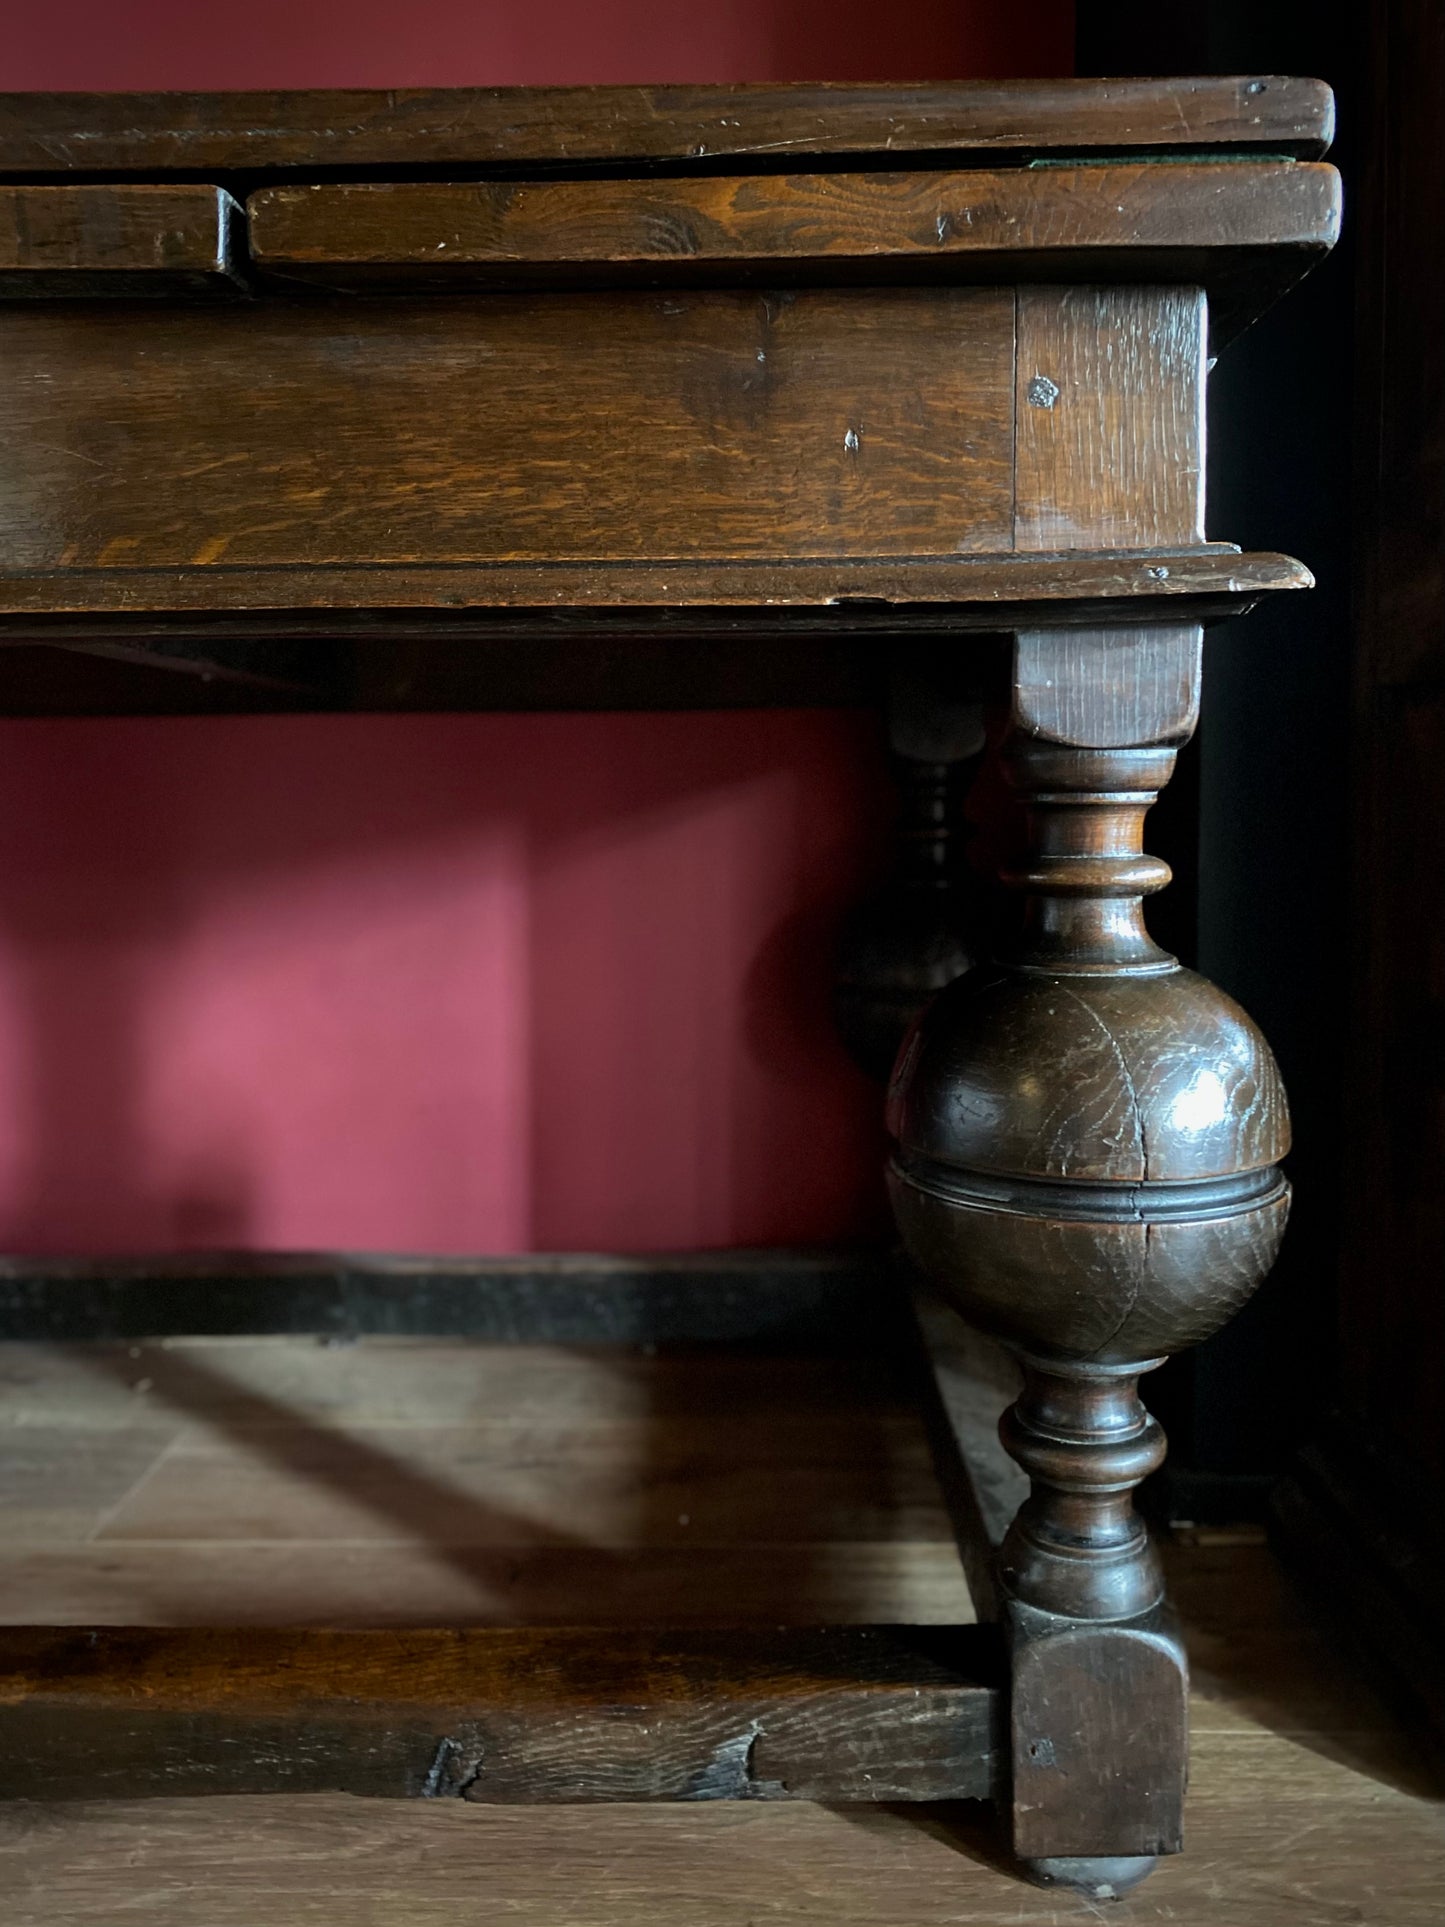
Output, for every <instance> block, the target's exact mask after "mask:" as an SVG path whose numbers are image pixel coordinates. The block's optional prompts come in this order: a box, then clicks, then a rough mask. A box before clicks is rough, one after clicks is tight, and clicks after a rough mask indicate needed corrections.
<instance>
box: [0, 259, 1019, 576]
mask: <svg viewBox="0 0 1445 1927" xmlns="http://www.w3.org/2000/svg"><path fill="white" fill-rule="evenodd" d="M1012 340H1013V301H1012V297H1011V295H1010V294H1009V293H1008V292H1007V291H1005V290H987V289H957V290H925V289H874V290H871V291H868V292H866V293H864V292H850V293H843V292H838V293H834V292H830V291H824V290H817V291H812V292H809V293H806V294H799V295H798V296H797V297H796V298H791V297H785V296H778V297H772V296H764V295H758V296H754V295H746V294H736V293H720V292H719V293H705V294H704V293H700V294H692V295H684V294H677V295H675V296H661V295H653V294H640V293H639V294H635V295H627V294H592V295H558V296H552V297H548V298H543V297H530V298H529V297H520V296H518V297H509V296H498V297H495V298H492V299H483V300H472V301H451V300H448V301H438V302H435V303H427V304H426V305H425V306H422V307H418V306H416V305H409V304H407V303H405V302H387V301H377V302H373V303H366V304H359V305H357V306H356V307H354V308H346V309H345V310H336V309H334V308H332V307H329V306H293V305H290V304H285V303H262V304H258V305H253V306H238V307H236V308H235V309H226V310H222V309H219V308H212V309H206V310H202V309H198V308H191V309H177V310H176V311H174V312H173V313H172V314H170V315H169V316H168V318H167V325H166V327H165V329H164V330H163V331H160V332H158V331H157V330H156V328H155V326H154V323H153V319H152V318H151V317H149V316H147V315H146V314H144V313H138V312H136V311H135V310H132V309H125V308H121V307H119V306H110V305H106V306H103V307H97V308H93V309H90V310H88V311H82V310H80V309H64V310H53V311H49V312H46V313H43V314H42V313H40V312H39V311H31V310H28V309H18V308H16V309H11V310H10V311H9V312H8V313H5V314H4V315H3V316H0V352H3V354H4V357H5V363H6V371H7V373H6V381H5V384H4V388H3V391H0V435H3V438H4V440H5V443H6V445H7V447H8V449H9V450H10V458H9V460H8V461H7V463H6V465H5V470H4V480H3V482H0V528H3V529H4V539H3V563H4V566H6V567H7V568H8V569H11V570H31V569H53V568H64V569H84V568H93V567H107V566H110V567H115V568H120V569H124V570H131V569H135V570H144V569H156V568H162V569H164V568H182V567H187V566H189V567H191V568H196V569H206V568H210V567H214V566H216V565H218V564H222V563H225V564H228V565H231V566H236V565H249V566H252V567H261V568H267V567H277V566H280V567H284V568H289V569H302V568H304V569H314V568H317V567H335V566H344V565H347V564H354V563H382V564H404V565H409V566H415V565H416V564H418V563H424V564H445V565H448V566H456V565H458V564H468V563H470V564H475V563H483V562H490V563H502V562H505V563H508V564H512V565H515V564H518V563H522V564H525V563H529V562H534V563H535V562H542V561H546V560H548V559H556V560H579V561H580V560H589V561H592V560H604V559H605V560H613V561H627V562H639V561H641V562H647V563H650V564H653V565H656V564H658V563H667V564H670V563H671V561H672V559H673V558H677V559H679V560H688V561H693V562H696V561H699V560H703V559H707V558H723V557H749V556H751V557H754V558H757V557H763V556H768V557H777V556H782V555H787V554H790V553H791V554H814V555H831V556H835V557H839V558H842V557H850V556H853V557H857V556H877V555H883V556H887V555H894V556H900V557H902V556H912V555H917V554H920V553H934V554H938V553H943V554H949V553H956V552H958V551H969V552H978V551H984V550H989V549H1006V548H1007V547H1008V546H1009V542H1010V527H1009V518H1010V512H1011V499H1012V475H1011V436H1012V429H1011V421H1012V412H1013V402H1012V393H1011V389H1012V352H1013V351H1012ZM885 371H886V379H885V378H884V375H885ZM661 579H662V580H663V581H666V579H667V574H666V569H664V570H663V571H662V574H661ZM297 588H298V589H300V590H302V592H303V593H304V584H302V583H298V584H297Z"/></svg>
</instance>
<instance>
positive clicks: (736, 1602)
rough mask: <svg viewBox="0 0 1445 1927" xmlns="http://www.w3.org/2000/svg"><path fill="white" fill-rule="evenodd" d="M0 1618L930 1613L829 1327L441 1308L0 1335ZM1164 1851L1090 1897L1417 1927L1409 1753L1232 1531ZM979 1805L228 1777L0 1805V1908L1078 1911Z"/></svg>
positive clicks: (107, 1925)
mask: <svg viewBox="0 0 1445 1927" xmlns="http://www.w3.org/2000/svg"><path fill="white" fill-rule="evenodd" d="M0 1504H3V1506H4V1508H5V1512H4V1516H5V1519H6V1533H5V1537H4V1542H3V1544H0V1618H3V1619H4V1620H5V1621H7V1622H9V1623H19V1622H25V1621H31V1622H34V1621H37V1620H39V1621H48V1622H51V1623H59V1622H62V1621H69V1622H76V1621H94V1622H99V1621H109V1622H117V1623H121V1622H130V1623H141V1622H148V1623H152V1624H163V1623H167V1622H171V1623H176V1622H191V1623H199V1622H203V1621H205V1620H207V1619H211V1620H213V1621H217V1622H220V1621H226V1622H229V1623H231V1624H236V1623H245V1622H249V1623H253V1624H262V1623H282V1622H286V1621H288V1620H289V1621H292V1622H295V1621H297V1620H302V1621H308V1620H309V1621H311V1622H313V1623H315V1622H320V1621H326V1622H329V1623H341V1624H344V1623H371V1624H376V1623H378V1622H381V1621H385V1620H392V1621H397V1622H411V1623H421V1622H425V1621H430V1622H431V1623H438V1622H445V1621H448V1620H470V1621H473V1622H486V1621H492V1622H498V1621H507V1620H511V1621H515V1622H517V1623H522V1622H527V1621H530V1622H531V1623H552V1624H562V1623H567V1622H568V1621H573V1622H575V1621H578V1620H587V1621H591V1622H594V1623H595V1622H599V1621H603V1620H609V1619H610V1620H614V1621H616V1622H617V1623H623V1622H626V1621H636V1622H645V1621H654V1622H656V1621H671V1622H672V1623H674V1624H693V1625H707V1624H739V1623H743V1624H746V1623H747V1622H749V1621H754V1622H758V1623H766V1624H770V1625H776V1624H777V1623H779V1622H780V1621H783V1620H791V1621H794V1622H798V1621H805V1620H814V1621H817V1620H827V1619H831V1620H833V1621H835V1622H849V1621H852V1622H858V1621H868V1620H887V1619H900V1620H915V1621H934V1622H940V1621H946V1620H948V1619H951V1618H953V1619H956V1618H962V1617H966V1616H967V1614H968V1610H969V1608H968V1598H967V1591H966V1588H965V1586H964V1582H963V1578H962V1574H961V1571H960V1568H959V1566H958V1563H957V1559H956V1557H955V1555H954V1554H953V1551H952V1548H951V1545H950V1543H949V1539H948V1529H947V1525H946V1523H945V1520H944V1515H943V1510H942V1506H941V1503H940V1500H939V1496H938V1493H937V1491H936V1489H935V1487H934V1484H933V1481H932V1477H931V1473H930V1471H929V1467H928V1463H927V1458H926V1453H925V1450H924V1447H923V1442H922V1437H921V1433H920V1431H919V1428H918V1424H917V1422H916V1420H915V1418H914V1416H913V1414H912V1412H911V1411H910V1409H909V1407H908V1404H907V1401H906V1399H905V1397H904V1395H903V1392H902V1389H901V1388H900V1387H899V1386H898V1385H897V1384H896V1383H894V1382H892V1381H891V1380H890V1378H889V1375H888V1372H887V1369H886V1368H884V1367H880V1366H877V1365H870V1364H868V1363H867V1362H866V1361H865V1362H860V1361H858V1360H837V1359H834V1360H828V1359H814V1360H809V1359H796V1358H792V1359H790V1358H781V1359H780V1358H761V1357H744V1356H741V1355H713V1356H693V1357H683V1358H649V1357H644V1356H642V1355H640V1354H636V1353H627V1352H621V1351H605V1350H597V1351H574V1352H553V1351H548V1350H536V1351H533V1350H529V1349H527V1348H519V1347H488V1346H482V1345H474V1344H468V1343H467V1342H466V1341H462V1340H449V1341H446V1342H445V1343H441V1344H438V1343H429V1342H423V1341H408V1340H363V1341H360V1342H358V1343H356V1344H353V1345H346V1346H330V1345H324V1344H319V1343H316V1342H314V1341H310V1340H304V1339H295V1338H291V1339H285V1340H255V1339H230V1340H224V1339H223V1340H206V1341H184V1342H175V1341H172V1342H170V1343H167V1344H163V1345H145V1346H137V1347H127V1346H123V1345H121V1346H104V1345H99V1346H73V1347H71V1346H66V1347H40V1346H23V1345H8V1346H0ZM1169 1557H1170V1564H1171V1567H1172V1569H1173V1570H1172V1581H1173V1586H1174V1592H1175V1597H1176V1600H1177V1601H1178V1604H1179V1606H1180V1609H1181V1614H1182V1617H1183V1619H1184V1622H1185V1629H1186V1636H1187V1638H1188V1641H1189V1644H1190V1647H1191V1651H1192V1654H1193V1661H1194V1711H1193V1717H1194V1726H1195V1739H1194V1756H1193V1757H1194V1768H1193V1787H1192V1793H1191V1801H1190V1809H1189V1850H1188V1852H1187V1853H1186V1854H1185V1855H1184V1856H1183V1857H1182V1858H1180V1859H1179V1860H1177V1861H1173V1862H1170V1863H1168V1864H1167V1865H1165V1866H1164V1867H1163V1868H1162V1869H1161V1870H1160V1871H1159V1873H1157V1874H1156V1875H1155V1876H1154V1877H1153V1879H1151V1880H1150V1881H1149V1882H1148V1883H1146V1885H1145V1886H1144V1887H1143V1888H1141V1889H1140V1890H1139V1892H1138V1893H1137V1894H1136V1895H1134V1896H1133V1897H1132V1898H1130V1899H1129V1900H1127V1901H1124V1902H1122V1903H1120V1904H1119V1905H1118V1906H1116V1907H1114V1908H1112V1909H1110V1910H1109V1917H1110V1918H1111V1919H1112V1920H1115V1921H1118V1922H1120V1923H1126V1922H1135V1921H1173V1922H1178V1923H1184V1924H1187V1923H1192V1922H1199V1923H1216V1922H1217V1923H1219V1927H1314V1924H1315V1923H1318V1927H1337V1924H1338V1927H1344V1924H1345V1923H1351V1924H1352V1927H1417V1924H1418V1927H1426V1923H1429V1927H1438V1923H1439V1922H1441V1921H1442V1920H1445V1805H1442V1789H1441V1785H1440V1782H1439V1780H1438V1777H1437V1772H1436V1768H1435V1767H1434V1765H1433V1763H1432V1762H1431V1760H1430V1759H1429V1758H1428V1757H1427V1756H1426V1754H1425V1752H1424V1750H1423V1749H1422V1748H1421V1747H1420V1746H1419V1745H1418V1744H1416V1743H1415V1742H1413V1741H1412V1740H1411V1739H1410V1738H1409V1737H1408V1736H1407V1735H1405V1734H1404V1733H1403V1732H1402V1731H1401V1730H1400V1729H1399V1728H1398V1727H1397V1726H1396V1725H1395V1724H1394V1722H1393V1721H1392V1719H1391V1718H1390V1716H1389V1715H1388V1714H1387V1712H1386V1711H1385V1710H1384V1709H1383V1708H1382V1707H1381V1705H1380V1704H1379V1703H1378V1702H1377V1701H1376V1699H1375V1698H1374V1696H1373V1694H1372V1693H1371V1691H1370V1690H1369V1688H1368V1687H1367V1686H1366V1685H1365V1684H1364V1683H1363V1681H1361V1680H1360V1679H1358V1678H1357V1677H1356V1676H1354V1675H1353V1674H1352V1673H1351V1672H1350V1671H1349V1670H1348V1669H1347V1668H1346V1667H1345V1666H1344V1664H1343V1663H1342V1661H1341V1660H1340V1658H1339V1656H1338V1654H1337V1653H1336V1652H1335V1650H1334V1649H1333V1647H1332V1646H1331V1645H1330V1643H1329V1642H1328V1640H1327V1639H1326V1637H1325V1636H1324V1634H1323V1633H1322V1632H1321V1631H1320V1630H1319V1629H1318V1628H1316V1627H1315V1626H1314V1625H1313V1624H1312V1623H1311V1621H1310V1620H1309V1618H1308V1617H1307V1615H1306V1614H1305V1613H1304V1612H1303V1611H1302V1609H1301V1607H1300V1604H1299V1602H1298V1601H1296V1600H1295V1599H1294V1598H1293V1597H1292V1595H1291V1593H1290V1590H1289V1588H1288V1587H1287V1585H1286V1584H1285V1582H1284V1580H1283V1579H1282V1577H1281V1575H1280V1574H1279V1572H1278V1571H1277V1569H1276V1568H1275V1567H1274V1565H1273V1563H1272V1561H1271V1559H1270V1556H1269V1554H1268V1552H1267V1550H1266V1549H1265V1547H1264V1546H1263V1544H1262V1543H1260V1541H1259V1538H1258V1536H1257V1535H1250V1534H1241V1535H1234V1536H1230V1535H1213V1536H1212V1537H1210V1538H1199V1537H1196V1538H1195V1539H1194V1540H1193V1541H1192V1542H1188V1543H1180V1544H1176V1545H1175V1546H1174V1547H1172V1548H1171V1550H1170V1555H1169ZM1100 1911H1101V1910H1100V1909H1098V1908H1097V1907H1089V1906H1087V1905H1086V1904H1085V1903H1083V1902H1081V1901H1074V1900H1072V1899H1070V1898H1068V1897H1061V1896H1058V1895H1052V1894H1044V1893H1039V1892H1037V1891H1035V1890H1034V1889H1032V1888H1029V1887H1026V1886H1024V1885H1022V1884H1020V1883H1019V1882H1018V1881H1017V1880H1016V1879H1014V1878H1013V1877H1012V1876H1011V1874H1010V1873H1009V1872H1008V1871H1007V1870H1006V1867H1005V1866H1004V1865H1003V1864H1002V1863H1001V1862H1000V1860H999V1856H998V1847H997V1842H996V1840H995V1838H994V1836H993V1833H992V1829H991V1825H990V1823H989V1821H988V1818H987V1815H986V1812H985V1810H983V1809H978V1808H961V1809H958V1810H956V1811H944V1810H939V1809H927V1810H925V1809H913V1810H909V1809H904V1808H894V1809H851V1810H846V1811H830V1810H827V1809H825V1808H821V1807H816V1806H811V1805H808V1804H805V1803H801V1802H800V1803H796V1804H782V1805H777V1806H762V1805H758V1806H751V1805H727V1804H714V1805H703V1806H690V1807H647V1808H644V1807H625V1806H624V1807H615V1806H614V1807H593V1808H583V1807H573V1808H567V1807H562V1808H557V1807H553V1808H546V1809H518V1808H498V1807H469V1808H462V1807H461V1805H460V1804H459V1803H455V1802H449V1801H429V1802H417V1803H414V1804H401V1803H392V1802H382V1801H358V1800H347V1799H345V1798H339V1797H334V1796H329V1795H321V1796H310V1797H307V1798H304V1799H287V1798H279V1797H278V1798H249V1799H195V1800H166V1801H145V1802H141V1801H136V1802H133V1803H120V1802H97V1803H95V1804H91V1805H85V1804H82V1805H68V1806H52V1807H42V1806H29V1805H15V1806H11V1807H7V1808H4V1809H0V1918H3V1920H4V1922H5V1923H6V1927H65V1924H66V1923H72V1922H73V1923H75V1924H76V1927H81V1924H82V1923H84V1927H118V1923H120V1922H123V1921H130V1920H135V1921H145V1922H147V1923H150V1922H154V1923H157V1924H158V1927H317V1924H319V1923H330V1922H333V1921H334V1922H345V1923H347V1927H373V1924H374V1927H402V1923H405V1927H432V1923H437V1927H440V1924H441V1923H442V1922H445V1923H446V1924H447V1927H455V1923H457V1922H458V1921H472V1920H478V1921H489V1922H490V1921H492V1920H497V1921H505V1922H507V1923H509V1927H560V1923H563V1922H566V1923H568V1927H653V1924H654V1923H656V1924H657V1927H662V1923H667V1927H675V1924H677V1923H687V1924H688V1927H762V1923H763V1922H767V1923H779V1924H780V1927H784V1924H791V1923H795V1922H796V1923H809V1924H810V1927H811V1924H812V1923H818V1927H823V1924H824V1923H828V1924H829V1927H850V1924H851V1923H857V1924H858V1927H865V1923H866V1924H867V1927H895V1924H896V1927H934V1923H938V1927H942V1924H943V1923H945V1922H947V1923H976V1924H977V1927H985V1924H986V1923H1004V1922H1008V1923H1045V1922H1056V1921H1068V1920H1073V1919H1076V1918H1077V1919H1086V1918H1090V1917H1097V1916H1098V1915H1099V1913H1100Z"/></svg>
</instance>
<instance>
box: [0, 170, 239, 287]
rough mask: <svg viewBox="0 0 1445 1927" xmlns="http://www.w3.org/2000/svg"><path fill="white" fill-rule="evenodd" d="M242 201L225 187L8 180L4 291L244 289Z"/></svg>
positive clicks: (0, 229) (1, 257) (2, 205)
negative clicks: (32, 183)
mask: <svg viewBox="0 0 1445 1927" xmlns="http://www.w3.org/2000/svg"><path fill="white" fill-rule="evenodd" d="M239 225H240V209H239V207H238V206H237V204H236V203H235V201H233V200H232V198H231V196H230V195H229V194H227V193H226V192H225V190H224V189H223V188H218V187H205V186H201V185H199V184H196V183H192V182H175V183H172V184H170V185H168V186H165V187H158V186H147V185H143V184H141V183H139V182H124V183H122V182H104V183H101V182H94V183H90V184H88V185H86V186H76V187H69V186H67V187H36V186H11V187H4V186H0V300H13V299H15V297H16V296H30V297H33V298H36V299H46V298H52V299H54V298H60V299H65V298H68V297H74V296H77V295H82V296H84V295H90V296H94V295H119V296H126V297H135V296H147V295H155V296H167V295H168V296H172V297H174V296H177V295H181V296H184V295H186V294H202V295H204V294H232V295H234V294H239V293H240V292H241V289H242V287H243V285H244V272H245V271H244V268H243V266H242V257H243V255H244V247H243V246H242V245H241V238H240V234H239V232H238V229H239Z"/></svg>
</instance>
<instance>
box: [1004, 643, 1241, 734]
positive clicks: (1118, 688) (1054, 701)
mask: <svg viewBox="0 0 1445 1927" xmlns="http://www.w3.org/2000/svg"><path fill="white" fill-rule="evenodd" d="M1203 654H1204V632H1203V630H1202V629H1201V628H1200V626H1199V625H1198V624H1197V623H1187V622H1179V623H1157V624H1155V623H1148V624H1145V623H1141V624H1140V625H1139V627H1138V628H1136V629H1134V630H1132V631H1130V632H1129V633H1128V634H1121V632H1120V631H1119V630H1118V629H1116V628H1101V629H1066V630H1050V629H1022V630H1019V631H1018V632H1016V634H1015V636H1014V683H1013V714H1014V721H1015V723H1016V724H1017V725H1018V727H1019V728H1020V729H1023V730H1026V731H1027V732H1028V733H1029V735H1031V736H1041V737H1044V738H1046V739H1047V740H1048V741H1049V742H1053V743H1071V744H1074V745H1075V746H1077V747H1079V748H1084V749H1118V748H1125V747H1127V746H1128V745H1130V744H1133V743H1140V742H1144V743H1167V742H1173V741H1176V740H1182V739H1183V738H1185V737H1187V736H1190V735H1192V734H1193V731H1194V727H1195V725H1196V723H1197V722H1198V721H1199V694H1200V682H1201V675H1202V669H1203Z"/></svg>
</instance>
